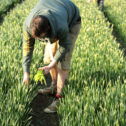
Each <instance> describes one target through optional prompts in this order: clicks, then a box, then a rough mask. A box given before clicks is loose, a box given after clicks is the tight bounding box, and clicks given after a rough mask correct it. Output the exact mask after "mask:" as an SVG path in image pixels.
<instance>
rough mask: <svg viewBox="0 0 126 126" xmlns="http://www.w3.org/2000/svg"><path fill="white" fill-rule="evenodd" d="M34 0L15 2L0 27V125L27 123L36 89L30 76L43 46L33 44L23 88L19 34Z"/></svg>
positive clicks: (21, 32) (41, 56)
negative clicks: (28, 79) (29, 66)
mask: <svg viewBox="0 0 126 126" xmlns="http://www.w3.org/2000/svg"><path fill="white" fill-rule="evenodd" d="M36 2H37V0H32V1H31V0H27V1H24V2H23V3H22V4H20V5H17V7H16V8H15V9H13V10H12V11H11V12H10V13H9V14H8V15H7V16H5V20H4V22H3V24H2V25H1V26H0V126H27V125H30V124H29V123H30V121H31V115H29V114H30V113H31V112H32V111H31V106H30V103H31V101H32V100H33V98H34V97H35V95H36V92H37V90H36V88H37V87H36V85H35V82H34V81H33V79H32V78H33V76H34V74H35V73H36V71H37V68H38V67H39V63H41V62H42V59H43V53H42V51H43V50H42V48H43V45H42V44H41V43H38V42H37V43H36V45H35V46H36V49H35V50H34V56H33V57H34V58H33V59H34V60H33V64H32V67H31V76H32V77H31V84H30V86H28V87H27V86H26V85H23V84H22V80H23V70H22V36H23V21H24V19H25V18H26V16H27V15H28V14H29V12H30V10H31V9H32V8H33V7H34V5H35V4H36ZM31 3H32V4H31Z"/></svg>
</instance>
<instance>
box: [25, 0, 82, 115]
mask: <svg viewBox="0 0 126 126" xmlns="http://www.w3.org/2000/svg"><path fill="white" fill-rule="evenodd" d="M80 27H81V17H80V13H79V10H78V8H77V7H76V6H75V5H74V4H73V3H72V2H71V1H70V0H40V1H39V2H38V3H37V5H36V6H35V7H34V9H33V10H32V11H31V13H30V14H29V16H28V17H27V18H26V20H25V21H24V37H23V70H24V78H23V82H24V83H29V82H30V81H29V74H30V63H31V59H32V54H33V50H34V43H35V39H40V40H41V39H45V38H48V39H49V41H50V42H51V43H52V44H51V45H52V46H53V43H54V42H56V40H58V49H57V50H56V52H55V54H54V58H53V59H52V61H51V62H50V63H49V65H47V66H45V67H40V68H39V69H40V70H44V72H45V74H47V73H48V72H50V74H51V77H52V83H51V86H50V87H47V88H45V89H40V90H39V93H42V94H53V93H56V99H55V100H54V101H53V103H52V104H51V105H50V106H48V107H47V108H46V109H45V110H44V111H45V112H47V113H52V112H56V110H57V106H58V105H59V99H60V98H61V97H62V89H63V86H64V83H65V80H66V79H67V78H68V73H69V69H70V61H71V57H72V52H73V49H74V45H75V41H76V39H77V36H78V34H79V31H80ZM48 51H49V49H46V51H45V54H44V56H46V54H48ZM56 91H57V92H56Z"/></svg>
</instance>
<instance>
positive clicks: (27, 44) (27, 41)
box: [22, 24, 35, 81]
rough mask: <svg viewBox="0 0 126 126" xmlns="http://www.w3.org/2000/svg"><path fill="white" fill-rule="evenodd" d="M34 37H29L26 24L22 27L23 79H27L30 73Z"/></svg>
mask: <svg viewBox="0 0 126 126" xmlns="http://www.w3.org/2000/svg"><path fill="white" fill-rule="evenodd" d="M34 43H35V39H34V38H32V37H31V35H30V34H29V32H28V29H27V27H26V25H25V24H24V27H23V63H22V65H23V71H24V80H27V81H29V80H28V79H29V74H30V64H31V60H32V55H33V50H34Z"/></svg>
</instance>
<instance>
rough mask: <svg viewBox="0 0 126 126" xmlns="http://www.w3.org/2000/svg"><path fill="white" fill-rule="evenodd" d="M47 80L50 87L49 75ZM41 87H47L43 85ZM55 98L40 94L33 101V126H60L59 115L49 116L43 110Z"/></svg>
mask: <svg viewBox="0 0 126 126" xmlns="http://www.w3.org/2000/svg"><path fill="white" fill-rule="evenodd" d="M46 80H47V85H50V83H51V77H50V75H49V74H48V75H47V77H46ZM41 87H45V86H44V85H43V86H41ZM54 96H55V95H54ZM54 96H52V95H49V96H47V95H41V94H38V95H37V96H36V97H35V98H34V100H33V101H32V109H33V118H32V124H31V126H59V117H58V114H57V113H54V114H47V113H44V112H43V109H44V108H45V107H47V106H48V105H49V104H51V102H52V101H53V99H54Z"/></svg>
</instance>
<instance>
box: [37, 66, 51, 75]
mask: <svg viewBox="0 0 126 126" xmlns="http://www.w3.org/2000/svg"><path fill="white" fill-rule="evenodd" d="M50 69H51V68H50V67H49V66H45V67H40V68H39V70H44V73H45V74H48V73H49V71H50Z"/></svg>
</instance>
